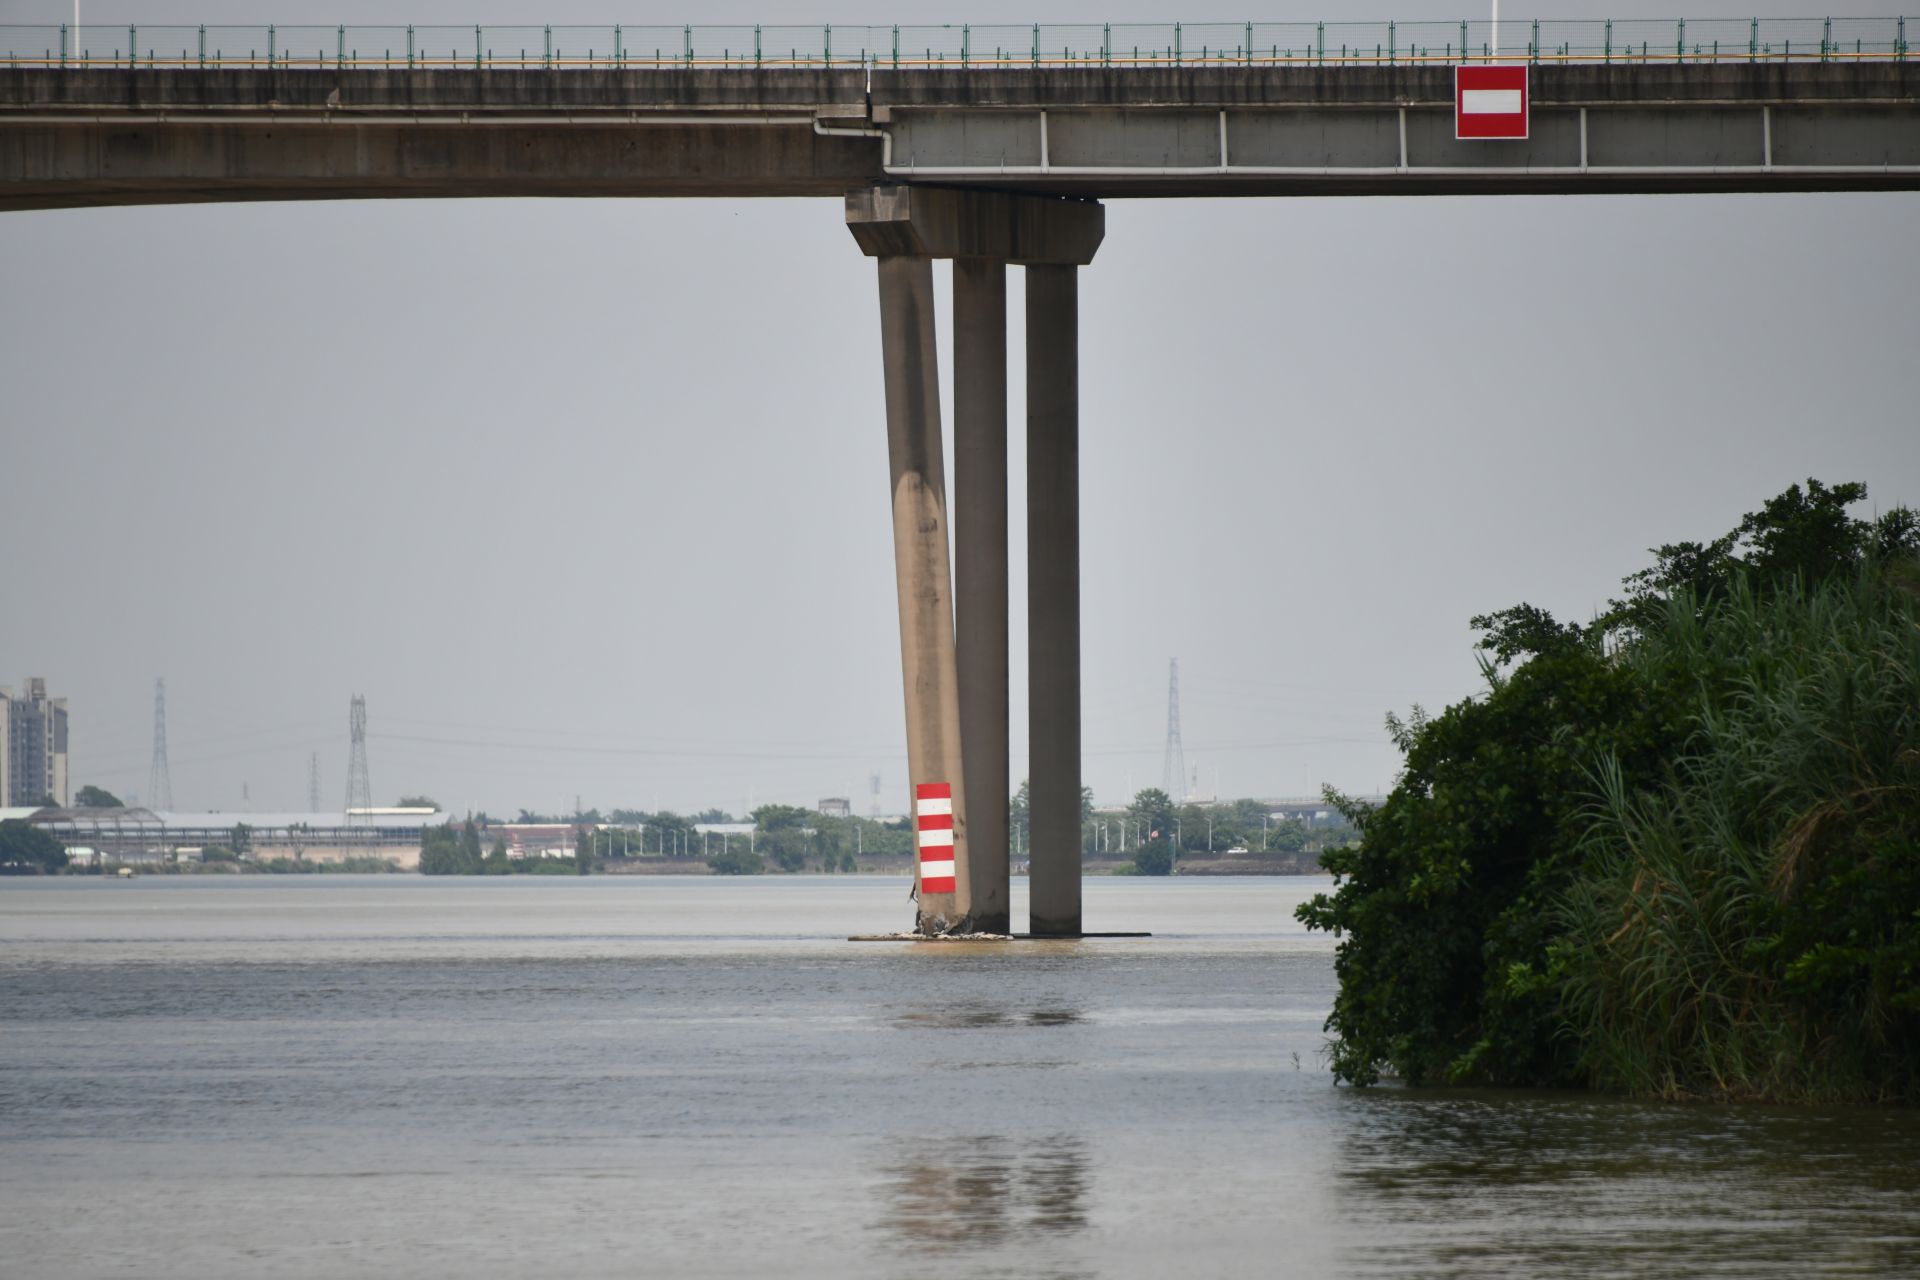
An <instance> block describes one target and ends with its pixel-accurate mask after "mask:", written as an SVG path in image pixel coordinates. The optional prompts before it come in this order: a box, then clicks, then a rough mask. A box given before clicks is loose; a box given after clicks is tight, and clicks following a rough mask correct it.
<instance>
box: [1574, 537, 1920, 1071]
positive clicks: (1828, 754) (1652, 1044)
mask: <svg viewBox="0 0 1920 1280" xmlns="http://www.w3.org/2000/svg"><path fill="white" fill-rule="evenodd" d="M1911 581H1912V579H1911V576H1910V566H1909V565H1904V564H1902V565H1896V566H1893V567H1892V568H1887V567H1883V566H1879V565H1876V564H1873V563H1869V564H1867V565H1865V566H1864V567H1862V568H1861V569H1860V570H1859V572H1858V573H1856V574H1854V575H1853V576H1851V577H1837V578H1831V579H1828V580H1827V581H1825V582H1823V583H1821V584H1819V585H1817V586H1813V587H1807V586H1804V585H1802V584H1800V583H1797V582H1789V583H1787V584H1786V585H1784V586H1779V587H1775V588H1772V589H1769V590H1767V591H1766V592H1764V593H1761V592H1759V591H1757V590H1755V589H1754V588H1753V587H1752V586H1751V585H1750V584H1748V583H1747V582H1745V581H1744V580H1736V581H1735V582H1734V583H1733V584H1732V587H1731V589H1730V590H1729V591H1727V592H1726V593H1725V594H1724V595H1723V596H1717V597H1716V598H1715V599H1713V600H1712V601H1710V602H1709V603H1707V604H1705V605H1704V606H1703V605H1701V604H1700V602H1699V601H1697V600H1696V599H1694V598H1692V597H1691V596H1690V595H1688V594H1687V593H1684V592H1682V593H1679V594H1677V595H1676V596H1675V597H1674V598H1673V599H1671V600H1670V601H1668V602H1667V608H1666V611H1665V613H1664V615H1663V616H1662V617H1661V618H1660V619H1659V623H1658V625H1654V626H1648V627H1646V628H1644V629H1643V630H1642V632H1641V634H1640V635H1639V636H1638V637H1637V638H1636V639H1635V641H1634V642H1633V643H1631V644H1629V645H1627V646H1626V647H1625V648H1624V649H1623V650H1622V652H1621V653H1620V654H1619V655H1618V660H1619V661H1621V662H1624V663H1627V664H1629V665H1630V666H1631V667H1633V668H1634V669H1635V670H1636V672H1637V674H1638V675H1639V677H1640V678H1641V679H1642V680H1643V681H1644V682H1645V685H1646V687H1647V688H1649V689H1651V690H1655V691H1657V693H1658V696H1662V697H1666V698H1671V699H1676V700H1679V702H1680V704H1681V705H1682V706H1683V707H1684V709H1685V714H1686V719H1687V723H1688V725H1689V727H1690V733H1689V737H1688V741H1687V745H1686V748H1685V750H1684V751H1683V752H1682V753H1681V754H1680V755H1679V756H1678V757H1677V758H1676V759H1674V760H1673V762H1672V764H1671V766H1670V768H1669V770H1668V773H1667V777H1666V778H1665V780H1664V781H1663V782H1662V783H1661V784H1660V785H1658V786H1655V787H1652V788H1647V787H1644V786H1643V787H1639V788H1635V787H1633V786H1631V785H1629V784H1628V782H1627V781H1626V780H1625V778H1624V777H1623V772H1622V770H1621V768H1620V766H1619V765H1618V763H1617V762H1615V761H1614V760H1612V759H1610V758H1605V757H1603V758H1602V759H1601V760H1600V761H1599V762H1598V763H1597V765H1596V766H1595V768H1594V771H1593V784H1594V792H1595V794H1594V798H1593V803H1592V805H1591V807H1590V809H1589V811H1588V813H1587V815H1586V817H1587V820H1588V824H1587V831H1586V834H1585V835H1584V837H1583V840H1582V844H1581V853H1582V859H1581V864H1582V872H1581V874H1580V875H1579V876H1578V877H1577V878H1576V879H1575V881H1574V883H1573V885H1572V886H1571V887H1570V888H1569V889H1568V890H1566V891H1565V892H1564V893H1563V894H1562V895H1561V897H1560V899H1559V901H1558V903H1557V907H1556V914H1557V924H1558V925H1559V928H1560V932H1561V937H1560V938H1559V940H1558V941H1557V942H1556V943H1555V944H1554V949H1553V956H1552V967H1553V968H1554V969H1555V970H1556V971H1557V976H1558V977H1559V979H1560V981H1561V982H1562V984H1563V987H1562V990H1563V1001H1562V1008H1563V1012H1564V1014H1565V1016H1566V1018H1567V1020H1568V1023H1569V1026H1568V1033H1569V1034H1571V1035H1572V1036H1573V1037H1574V1040H1575V1043H1576V1044H1578V1045H1579V1058H1578V1061H1579V1065H1580V1069H1581V1070H1582V1072H1583V1073H1584V1074H1586V1075H1587V1077H1588V1078H1589V1079H1590V1081H1591V1082H1592V1083H1593V1084H1594V1085H1596V1086H1598V1087H1601V1088H1609V1089H1621V1090H1626V1091H1629V1092H1633V1093H1639V1094H1646V1095H1656V1096H1661V1097H1668V1098H1702V1097H1707V1098H1725V1099H1753V1100H1807V1101H1836V1100H1874V1101H1894V1100H1905V1099H1914V1098H1920V1088H1917V1087H1916V1086H1920V918H1917V917H1920V912H1917V911H1916V908H1917V907H1920V608H1917V607H1916V594H1915V592H1914V590H1913V589H1912V586H1911Z"/></svg>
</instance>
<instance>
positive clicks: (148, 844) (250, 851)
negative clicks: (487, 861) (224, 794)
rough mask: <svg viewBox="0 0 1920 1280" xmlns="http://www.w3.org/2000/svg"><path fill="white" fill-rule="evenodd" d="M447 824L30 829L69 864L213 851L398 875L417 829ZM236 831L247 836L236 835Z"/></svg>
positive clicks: (204, 821) (168, 822)
mask: <svg viewBox="0 0 1920 1280" xmlns="http://www.w3.org/2000/svg"><path fill="white" fill-rule="evenodd" d="M445 821H447V815H446V814H444V813H441V812H438V811H437V810H433V809H416V810H403V811H401V812H398V813H395V812H391V811H387V812H382V813H379V814H367V815H361V814H358V813H356V814H353V815H348V814H346V813H342V812H340V811H339V810H334V811H332V812H328V813H213V812H208V813H177V812H156V811H154V810H152V809H136V808H127V809H64V808H63V809H46V810H42V811H40V812H39V813H38V814H36V815H35V816H34V823H35V825H36V826H38V827H39V828H40V829H41V830H43V831H45V832H46V833H47V834H48V835H50V836H52V837H53V838H54V839H55V840H58V841H59V842H60V844H61V845H62V847H64V848H65V849H66V851H67V856H68V857H70V858H75V859H77V860H79V861H82V862H85V861H90V860H92V859H93V858H96V857H100V856H104V857H106V858H107V859H109V860H110V861H115V862H173V861H178V860H180V859H181V858H188V859H198V858H199V857H200V854H201V852H202V851H203V850H205V849H208V848H212V847H215V846H218V847H222V848H228V849H234V846H235V845H242V844H243V845H244V846H245V848H244V849H234V851H235V852H236V853H241V854H243V855H244V856H247V857H251V858H255V859H260V858H297V859H302V860H304V861H307V862H338V861H341V860H342V859H345V858H351V857H369V856H371V857H376V858H386V859H388V860H390V861H392V862H395V863H398V864H399V865H400V866H401V867H403V868H408V867H416V866H418V865H419V864H420V829H421V828H422V827H427V826H437V825H439V824H440V823H443V822H445ZM242 828H245V829H244V830H242Z"/></svg>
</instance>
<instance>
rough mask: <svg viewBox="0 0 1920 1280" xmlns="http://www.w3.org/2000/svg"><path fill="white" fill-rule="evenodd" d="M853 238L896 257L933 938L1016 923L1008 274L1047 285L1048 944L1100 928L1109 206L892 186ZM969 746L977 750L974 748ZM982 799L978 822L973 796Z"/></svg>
mask: <svg viewBox="0 0 1920 1280" xmlns="http://www.w3.org/2000/svg"><path fill="white" fill-rule="evenodd" d="M847 225H848V229H849V230H850V231H852V233H853V236H854V239H855V240H856V241H857V242H858V243H859V245H860V247H861V249H862V250H863V251H864V252H865V253H866V254H867V255H868V256H870V257H874V258H877V259H879V269H880V282H881V283H880V324H881V345H882V350H883V353H884V355H885V362H886V382H887V439H888V448H889V453H890V455H891V456H892V459H893V464H892V471H893V500H894V562H895V567H896V576H897V585H898V589H899V592H900V628H901V630H900V643H901V655H902V674H903V677H904V681H905V687H906V710H907V754H908V769H909V771H910V772H911V773H912V774H913V782H914V786H915V788H916V794H917V793H918V788H920V787H921V786H923V785H924V784H926V783H929V782H947V783H950V784H951V786H952V788H953V827H954V836H953V842H954V845H953V847H954V862H955V873H956V875H955V885H954V892H953V893H952V894H944V893H941V894H930V893H928V892H926V889H925V885H924V884H923V885H922V892H921V895H920V911H919V917H918V920H917V921H916V928H917V930H918V931H919V932H921V933H949V932H969V931H980V932H1005V931H1007V930H1008V929H1009V926H1010V925H1011V919H1010V913H1009V909H1008V902H1009V896H1010V895H1009V884H1008V870H1009V869H1008V856H1007V855H1008V847H1007V792H1008V782H1009V769H1008V763H1007V762H1008V714H1007V703H1008V698H1007V692H1008V677H1007V416H1006V413H1007V410H1006V405H1007V373H1006V266H1007V265H1008V264H1009V263H1011V264H1014V265H1019V266H1024V267H1026V268H1027V468H1028V481H1027V486H1028V492H1027V530H1028V544H1029V546H1028V612H1029V637H1028V654H1029V665H1030V668H1031V670H1030V673H1029V682H1030V688H1029V694H1028V704H1029V719H1028V746H1029V754H1030V756H1031V758H1032V768H1031V770H1030V774H1029V797H1030V805H1031V810H1030V811H1031V824H1030V830H1031V836H1032V839H1031V847H1030V850H1029V858H1030V868H1031V870H1030V876H1031V879H1030V881H1029V888H1030V896H1031V907H1030V912H1029V921H1030V923H1029V929H1030V931H1031V932H1033V933H1036V934H1044V935H1050V936H1063V937H1072V936H1076V935H1078V934H1079V933H1080V932H1081V913H1080V515H1079V512H1080V500H1079V337H1078V315H1079V312H1078V301H1077V299H1078V293H1077V288H1078V281H1077V268H1079V267H1081V266H1084V265H1086V264H1087V263H1089V262H1091V261H1092V260H1093V255H1094V253H1095V252H1096V251H1097V250H1098V249H1099V246H1100V240H1101V238H1102V236H1103V235H1104V232H1105V210H1104V209H1103V208H1102V207H1101V206H1100V205H1098V204H1095V203H1090V202H1085V201H1077V200H1061V199H1055V198H1050V197H1040V196H1025V195H1012V194H1008V193H1003V192H987V191H961V190H953V189H944V188H922V187H906V186H886V187H874V188H870V189H868V190H864V191H856V192H854V193H852V194H851V195H849V196H848V197H847ZM935 258H950V259H952V260H953V261H954V364H955V370H954V430H955V444H954V472H955V475H954V480H955V483H954V503H955V506H956V508H957V509H958V515H959V519H958V521H957V523H956V525H955V535H956V541H957V554H956V556H955V569H954V573H953V584H954V585H953V596H954V597H955V598H954V599H953V601H952V603H953V604H957V606H958V619H957V624H956V621H955V616H954V614H953V613H950V612H948V610H949V608H950V604H949V593H948V591H947V589H946V588H947V583H948V576H947V567H946V536H947V534H946V520H945V502H944V498H945V488H944V479H943V477H942V474H941V458H940V405H939V390H938V386H939V383H938V378H937V376H936V371H935V355H934V328H933V309H932V261H933V259H935ZM956 740H957V742H956ZM969 795H970V796H971V797H973V799H972V801H971V806H969V803H968V802H967V801H966V800H965V799H963V797H965V796H969Z"/></svg>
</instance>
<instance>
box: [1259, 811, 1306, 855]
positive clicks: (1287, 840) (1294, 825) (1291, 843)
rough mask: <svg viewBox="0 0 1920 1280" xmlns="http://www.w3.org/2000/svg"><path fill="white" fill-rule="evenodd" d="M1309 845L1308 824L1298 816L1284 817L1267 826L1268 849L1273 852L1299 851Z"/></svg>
mask: <svg viewBox="0 0 1920 1280" xmlns="http://www.w3.org/2000/svg"><path fill="white" fill-rule="evenodd" d="M1306 847H1307V826H1306V824H1305V823H1304V822H1301V821H1300V819H1298V818H1282V819H1281V820H1280V821H1278V822H1276V823H1273V824H1271V825H1270V826H1269V827H1268V828H1267V849H1268V850H1269V851H1270V852H1273V853H1299V852H1300V851H1301V850H1303V849H1305V848H1306Z"/></svg>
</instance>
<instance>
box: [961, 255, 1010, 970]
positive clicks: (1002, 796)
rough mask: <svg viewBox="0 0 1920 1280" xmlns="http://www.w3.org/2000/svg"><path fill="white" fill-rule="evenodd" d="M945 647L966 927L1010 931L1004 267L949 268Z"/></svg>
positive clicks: (967, 261) (995, 262)
mask: <svg viewBox="0 0 1920 1280" xmlns="http://www.w3.org/2000/svg"><path fill="white" fill-rule="evenodd" d="M953 499H954V505H955V507H956V508H957V510H956V511H955V519H954V549H953V576H954V608H955V619H954V647H955V650H956V657H957V659H958V661H957V666H958V669H959V674H960V751H961V758H962V762H963V767H964V769H965V772H966V776H967V798H968V802H967V855H968V871H969V879H970V881H971V883H972V885H973V921H974V926H975V927H976V928H977V929H979V930H980V931H981V932H982V933H1011V932H1012V930H1013V920H1012V916H1011V914H1010V903H1009V899H1008V893H1009V884H1008V858H1007V853H1008V850H1007V797H1008V786H1009V781H1008V776H1007V774H1008V765H1007V757H1008V743H1007V264H1006V263H1005V262H1003V261H1002V260H1000V259H998V258H955V259H954V261H953Z"/></svg>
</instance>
